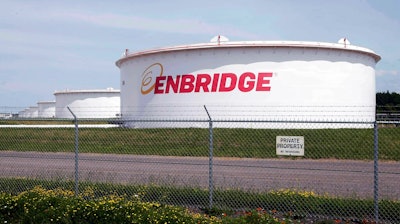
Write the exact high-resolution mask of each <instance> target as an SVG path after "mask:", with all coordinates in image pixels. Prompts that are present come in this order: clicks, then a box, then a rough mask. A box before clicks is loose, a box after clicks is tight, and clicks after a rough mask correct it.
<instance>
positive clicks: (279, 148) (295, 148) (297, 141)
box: [276, 136, 304, 156]
mask: <svg viewBox="0 0 400 224" xmlns="http://www.w3.org/2000/svg"><path fill="white" fill-rule="evenodd" d="M276 155H278V156H304V136H276Z"/></svg>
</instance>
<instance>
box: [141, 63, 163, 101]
mask: <svg viewBox="0 0 400 224" xmlns="http://www.w3.org/2000/svg"><path fill="white" fill-rule="evenodd" d="M163 70H164V69H163V66H162V64H160V63H154V64H152V65H150V66H149V67H147V68H146V69H145V70H144V71H143V73H142V88H141V92H142V94H143V95H146V94H148V93H150V92H152V91H153V90H154V87H155V84H156V82H155V81H153V80H155V78H157V77H161V76H162V75H163Z"/></svg>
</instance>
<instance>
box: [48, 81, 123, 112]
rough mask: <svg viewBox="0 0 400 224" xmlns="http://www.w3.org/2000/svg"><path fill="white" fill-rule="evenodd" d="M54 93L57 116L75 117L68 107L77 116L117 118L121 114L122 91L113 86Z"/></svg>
mask: <svg viewBox="0 0 400 224" xmlns="http://www.w3.org/2000/svg"><path fill="white" fill-rule="evenodd" d="M54 95H55V98H56V104H55V116H56V118H73V116H72V114H71V112H70V111H69V110H68V107H69V108H70V109H71V110H72V112H73V113H74V114H75V115H76V117H77V118H116V117H118V116H119V114H120V91H119V90H115V89H113V88H107V89H103V90H101V89H100V90H65V91H56V92H55V93H54Z"/></svg>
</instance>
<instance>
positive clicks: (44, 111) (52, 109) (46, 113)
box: [37, 102, 56, 118]
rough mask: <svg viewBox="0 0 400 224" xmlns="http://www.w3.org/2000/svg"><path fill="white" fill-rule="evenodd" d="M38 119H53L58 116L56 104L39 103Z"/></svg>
mask: <svg viewBox="0 0 400 224" xmlns="http://www.w3.org/2000/svg"><path fill="white" fill-rule="evenodd" d="M37 105H38V108H39V109H38V117H40V118H53V117H55V115H56V102H38V103H37Z"/></svg>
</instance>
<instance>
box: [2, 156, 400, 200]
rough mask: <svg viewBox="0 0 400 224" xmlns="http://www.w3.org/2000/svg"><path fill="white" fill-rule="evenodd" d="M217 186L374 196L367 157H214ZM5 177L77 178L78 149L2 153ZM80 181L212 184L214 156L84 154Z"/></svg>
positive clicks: (388, 191)
mask: <svg viewBox="0 0 400 224" xmlns="http://www.w3.org/2000/svg"><path fill="white" fill-rule="evenodd" d="M213 164H214V166H213V181H214V186H215V187H216V188H230V189H245V190H250V189H251V190H257V191H265V190H276V189H282V188H284V189H287V188H296V189H301V190H313V191H315V192H317V193H321V194H322V193H328V194H330V195H338V196H359V197H368V198H372V197H373V183H374V176H373V174H374V166H373V162H372V161H371V162H368V161H346V160H305V159H297V160H287V159H239V158H214V160H213ZM0 171H1V173H0V176H1V177H27V178H54V179H57V180H60V179H71V180H73V179H74V173H75V156H74V154H73V153H38V152H12V151H1V152H0ZM79 179H80V180H87V181H96V182H113V183H128V184H148V183H155V184H164V185H165V184H167V185H178V186H199V187H201V188H207V187H208V185H209V159H208V158H203V157H201V158H199V157H162V156H138V155H114V154H113V155H104V154H80V155H79ZM399 184H400V162H380V163H379V188H380V191H379V196H380V197H382V198H391V199H397V200H399V199H400V187H399Z"/></svg>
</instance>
